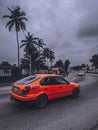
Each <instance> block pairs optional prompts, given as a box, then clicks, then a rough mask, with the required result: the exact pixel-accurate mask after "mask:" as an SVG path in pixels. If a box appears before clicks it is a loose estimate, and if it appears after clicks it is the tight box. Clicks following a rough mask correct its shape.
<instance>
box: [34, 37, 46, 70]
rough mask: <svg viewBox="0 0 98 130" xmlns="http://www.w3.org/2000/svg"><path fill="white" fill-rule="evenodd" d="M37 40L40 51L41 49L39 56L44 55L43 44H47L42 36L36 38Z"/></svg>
mask: <svg viewBox="0 0 98 130" xmlns="http://www.w3.org/2000/svg"><path fill="white" fill-rule="evenodd" d="M36 40H37V42H36V43H37V47H38V51H39V57H40V56H41V55H42V53H41V52H42V51H43V46H46V44H45V43H44V42H43V40H42V39H40V38H36ZM41 49H42V50H41ZM39 70H40V64H39Z"/></svg>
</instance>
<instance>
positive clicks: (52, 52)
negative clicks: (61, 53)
mask: <svg viewBox="0 0 98 130" xmlns="http://www.w3.org/2000/svg"><path fill="white" fill-rule="evenodd" d="M54 59H55V55H54V51H52V50H51V49H50V52H49V61H50V64H51V68H52V63H53V61H54Z"/></svg>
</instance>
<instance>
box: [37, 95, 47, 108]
mask: <svg viewBox="0 0 98 130" xmlns="http://www.w3.org/2000/svg"><path fill="white" fill-rule="evenodd" d="M47 101H48V98H47V95H40V96H39V97H38V98H37V100H36V101H35V105H36V107H37V108H43V107H45V106H46V104H47Z"/></svg>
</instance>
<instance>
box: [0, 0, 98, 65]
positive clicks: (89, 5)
mask: <svg viewBox="0 0 98 130" xmlns="http://www.w3.org/2000/svg"><path fill="white" fill-rule="evenodd" d="M0 3H1V5H2V6H1V7H0V18H1V16H3V15H5V14H6V13H8V10H7V9H6V7H7V6H9V7H11V6H15V5H19V6H20V7H21V8H22V10H25V12H26V14H27V18H28V20H29V21H28V22H27V31H30V32H31V33H33V34H35V36H39V37H40V38H42V39H43V40H44V42H46V44H47V46H48V47H49V48H52V49H53V50H54V51H55V54H56V60H58V59H62V60H63V61H64V60H65V59H70V61H71V62H72V65H75V64H82V63H83V62H88V61H89V58H90V57H91V56H92V55H93V54H94V53H97V52H98V51H97V50H98V49H96V48H97V47H98V46H97V44H98V38H97V36H98V24H97V21H98V14H97V12H98V9H97V7H98V1H97V0H86V1H85V0H70V1H69V0H56V1H54V0H28V1H27V0H17V1H13V0H5V1H4V0H1V1H0ZM5 23H6V21H5V20H1V21H0V30H2V31H1V32H0V41H1V43H0V61H2V60H9V61H10V62H12V63H14V62H17V46H16V37H15V33H14V31H12V32H11V33H9V32H8V30H7V29H5V28H4V26H5ZM23 38H24V34H23V33H19V39H20V41H21V40H22V39H23ZM20 44H21V43H20ZM21 56H22V50H21ZM80 57H81V58H80Z"/></svg>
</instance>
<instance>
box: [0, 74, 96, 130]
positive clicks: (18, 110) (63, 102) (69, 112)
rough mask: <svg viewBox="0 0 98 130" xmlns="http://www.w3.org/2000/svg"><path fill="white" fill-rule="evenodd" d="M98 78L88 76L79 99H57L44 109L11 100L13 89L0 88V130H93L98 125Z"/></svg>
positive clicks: (82, 82) (83, 83)
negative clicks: (11, 90)
mask: <svg viewBox="0 0 98 130" xmlns="http://www.w3.org/2000/svg"><path fill="white" fill-rule="evenodd" d="M97 79H98V77H92V76H86V77H85V80H84V81H81V82H80V84H81V94H80V96H79V97H78V98H77V99H72V98H71V97H65V98H61V99H57V100H54V101H51V102H49V103H48V105H47V106H46V107H45V108H43V109H36V108H35V107H34V106H33V105H32V104H24V105H23V104H19V103H16V102H13V101H10V99H9V90H10V88H11V87H2V88H0V130H92V129H91V128H93V127H94V126H95V125H96V124H97V122H98V80H97Z"/></svg>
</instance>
